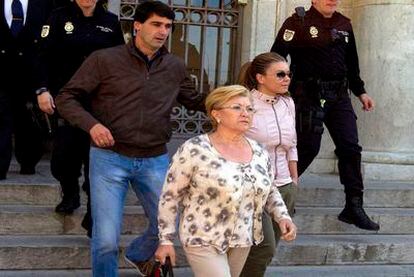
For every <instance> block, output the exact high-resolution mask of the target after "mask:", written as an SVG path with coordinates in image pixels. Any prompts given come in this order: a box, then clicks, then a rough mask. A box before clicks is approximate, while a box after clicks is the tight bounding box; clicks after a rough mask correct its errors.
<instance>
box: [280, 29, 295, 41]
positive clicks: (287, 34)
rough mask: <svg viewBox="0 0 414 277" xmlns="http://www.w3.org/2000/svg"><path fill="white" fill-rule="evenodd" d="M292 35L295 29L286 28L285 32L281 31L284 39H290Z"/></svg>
mask: <svg viewBox="0 0 414 277" xmlns="http://www.w3.org/2000/svg"><path fill="white" fill-rule="evenodd" d="M294 35H295V31H292V30H289V29H286V30H285V32H284V33H283V39H284V40H285V41H291V40H292V39H293V36H294Z"/></svg>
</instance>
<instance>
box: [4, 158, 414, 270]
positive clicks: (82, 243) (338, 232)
mask: <svg viewBox="0 0 414 277" xmlns="http://www.w3.org/2000/svg"><path fill="white" fill-rule="evenodd" d="M37 171H38V174H36V175H35V176H20V175H18V174H16V173H15V172H17V168H16V166H13V167H12V172H11V174H9V178H8V179H7V180H5V181H0V276H39V277H40V276H42V277H43V276H60V277H65V276H91V274H90V258H89V240H88V238H87V237H86V235H85V231H84V230H83V229H82V228H81V227H80V222H81V220H82V217H83V214H84V212H85V208H84V207H82V208H80V209H78V210H77V211H76V212H75V213H74V214H73V215H72V216H60V215H58V214H56V213H54V211H53V210H54V207H55V205H56V204H57V203H58V201H59V200H60V192H59V186H58V184H57V183H56V181H55V180H54V179H53V178H52V177H51V176H50V174H49V165H48V163H47V162H42V163H41V164H40V165H39V166H38V168H37ZM342 189H343V188H342V186H341V185H340V184H339V180H338V177H337V176H335V175H313V174H309V175H306V176H304V177H303V178H302V180H301V189H300V192H299V199H298V203H297V213H296V217H295V222H296V224H297V225H298V228H299V235H298V238H297V240H296V241H295V242H292V243H283V242H282V243H281V244H280V245H279V247H278V251H277V256H276V257H275V258H274V259H273V261H272V264H271V267H270V268H269V270H268V272H267V274H266V276H306V277H307V276H311V277H312V276H315V277H316V276H318V277H319V276H372V277H373V276H375V277H377V276H387V277H388V276H414V220H413V219H414V181H412V182H400V183H398V182H387V183H381V182H379V181H369V182H367V183H366V192H365V194H366V197H365V205H366V207H367V209H366V210H367V213H368V214H369V215H371V216H372V217H373V219H374V220H375V221H377V222H379V223H380V224H381V230H380V231H379V232H378V233H373V232H368V231H363V230H360V229H357V228H356V227H354V226H351V225H348V224H345V223H342V222H339V221H338V220H337V219H336V217H337V214H338V213H339V212H340V210H341V208H342V207H343V204H344V203H343V202H344V195H343V192H342ZM145 225H146V219H145V216H144V214H143V211H142V209H141V207H140V206H139V203H137V200H136V199H135V197H134V196H133V195H132V194H130V195H129V196H128V199H127V207H126V209H125V215H124V225H123V236H122V240H121V248H122V249H123V247H124V246H125V245H127V244H128V242H129V241H130V240H131V239H132V238H133V237H134V236H136V235H137V234H139V233H140V232H142V231H143V230H144V228H145ZM122 249H121V251H122ZM121 257H122V253H121ZM178 264H179V268H177V269H176V273H177V274H176V276H192V273H191V270H190V269H189V268H188V264H187V262H186V261H185V258H184V254H183V252H182V250H181V249H180V248H178ZM120 267H121V268H122V269H121V276H125V277H126V276H136V274H134V271H133V270H131V269H129V268H127V267H126V265H125V263H124V261H123V259H122V258H121V259H120ZM206 277H208V276H206Z"/></svg>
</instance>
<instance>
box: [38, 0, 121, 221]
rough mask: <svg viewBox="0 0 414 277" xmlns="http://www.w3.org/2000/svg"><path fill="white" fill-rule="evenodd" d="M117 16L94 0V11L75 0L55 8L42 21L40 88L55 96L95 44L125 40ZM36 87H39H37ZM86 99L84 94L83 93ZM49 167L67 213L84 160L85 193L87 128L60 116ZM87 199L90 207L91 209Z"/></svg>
mask: <svg viewBox="0 0 414 277" xmlns="http://www.w3.org/2000/svg"><path fill="white" fill-rule="evenodd" d="M123 43H124V39H123V34H122V30H121V26H120V23H119V21H118V18H117V17H116V16H115V15H114V14H112V13H110V12H108V11H106V10H105V9H104V8H103V7H102V5H100V2H99V1H98V3H97V5H96V7H95V10H94V13H93V16H91V17H85V16H84V15H83V13H82V10H81V9H80V8H79V7H78V6H77V4H76V3H75V2H73V3H71V4H70V5H68V6H66V7H63V8H60V9H57V10H55V11H54V12H53V13H52V15H51V16H50V18H49V20H48V23H47V24H46V25H44V26H43V27H42V32H41V41H40V44H41V50H40V55H39V59H38V63H39V71H38V74H39V76H38V88H39V89H40V93H41V92H42V91H50V92H51V93H52V95H53V96H56V94H57V93H58V92H59V90H60V89H61V88H62V87H63V85H64V84H65V83H66V82H68V81H69V80H70V78H71V77H72V75H73V74H74V73H75V72H76V70H77V69H78V68H79V67H80V66H81V64H82V62H83V61H84V60H85V59H86V58H87V57H88V56H89V55H90V54H91V53H92V52H93V51H95V50H98V49H102V48H107V47H112V46H116V45H119V44H123ZM38 93H39V90H38ZM84 103H85V105H88V99H84ZM58 122H59V127H58V128H57V131H56V137H55V143H54V149H53V152H52V159H51V171H52V174H53V176H54V177H55V178H56V179H57V180H59V182H60V184H61V187H62V193H63V199H62V202H61V203H60V204H59V205H58V206H57V207H56V211H57V212H62V213H71V212H73V210H74V209H76V208H78V207H79V183H78V182H79V181H78V179H79V177H80V175H81V169H82V165H84V177H85V183H84V189H85V190H86V192H87V193H88V195H89V179H88V171H89V166H88V165H89V144H90V139H89V134H87V133H86V132H84V131H83V130H81V129H79V128H76V127H73V126H70V125H69V123H68V122H65V121H64V120H63V119H61V118H59V119H58ZM89 208H90V207H89V201H88V211H89Z"/></svg>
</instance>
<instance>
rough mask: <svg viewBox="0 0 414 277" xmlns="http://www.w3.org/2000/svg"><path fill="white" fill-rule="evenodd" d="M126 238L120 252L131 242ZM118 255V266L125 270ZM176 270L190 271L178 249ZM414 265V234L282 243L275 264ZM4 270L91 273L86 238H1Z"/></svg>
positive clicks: (310, 238) (311, 237) (315, 238)
mask: <svg viewBox="0 0 414 277" xmlns="http://www.w3.org/2000/svg"><path fill="white" fill-rule="evenodd" d="M132 238H133V237H131V236H123V237H122V239H121V248H122V247H123V246H125V245H127V243H128V242H129V241H130V240H131V239H132ZM122 255H123V250H121V255H120V267H125V266H126V265H125V261H124V260H123V259H122ZM177 260H178V261H177V263H178V266H188V264H187V262H186V261H185V255H184V254H183V251H182V249H181V247H177ZM372 264H378V265H413V264H414V235H376V236H369V235H301V236H298V238H297V240H296V241H295V242H292V243H284V242H282V243H281V244H280V245H279V247H278V250H277V255H276V257H275V258H274V259H273V261H272V265H273V266H276V265H283V266H292V265H312V266H316V265H372ZM0 268H1V269H3V270H23V269H27V270H35V269H39V270H41V269H87V268H90V257H89V243H88V239H87V238H85V237H84V236H3V237H2V239H1V240H0Z"/></svg>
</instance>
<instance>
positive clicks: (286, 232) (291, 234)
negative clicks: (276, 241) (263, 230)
mask: <svg viewBox="0 0 414 277" xmlns="http://www.w3.org/2000/svg"><path fill="white" fill-rule="evenodd" d="M279 228H280V231H281V232H282V237H281V238H282V239H283V240H285V241H291V240H294V239H295V238H296V226H295V224H294V223H293V222H292V221H291V220H289V219H282V220H280V221H279Z"/></svg>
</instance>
